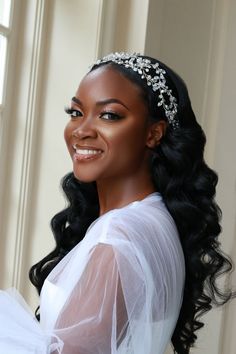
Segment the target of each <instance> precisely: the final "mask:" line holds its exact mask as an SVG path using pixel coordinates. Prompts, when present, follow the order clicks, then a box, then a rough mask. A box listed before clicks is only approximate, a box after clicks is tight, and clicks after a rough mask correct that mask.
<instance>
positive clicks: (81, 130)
mask: <svg viewBox="0 0 236 354" xmlns="http://www.w3.org/2000/svg"><path fill="white" fill-rule="evenodd" d="M72 136H73V137H75V138H77V139H81V140H82V139H86V138H96V137H97V131H96V129H95V127H94V125H93V124H92V123H91V122H89V121H88V120H87V121H83V122H80V124H79V125H78V126H77V127H75V128H74V129H73V131H72Z"/></svg>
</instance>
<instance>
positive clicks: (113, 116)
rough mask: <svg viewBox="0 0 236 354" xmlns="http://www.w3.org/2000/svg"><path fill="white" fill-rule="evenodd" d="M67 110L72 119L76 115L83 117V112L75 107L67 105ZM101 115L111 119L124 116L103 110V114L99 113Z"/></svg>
mask: <svg viewBox="0 0 236 354" xmlns="http://www.w3.org/2000/svg"><path fill="white" fill-rule="evenodd" d="M65 112H66V113H67V114H69V115H70V116H71V118H72V119H73V118H76V117H82V112H81V111H79V110H78V109H73V108H69V107H65ZM105 115H108V116H110V118H104V116H105ZM99 117H100V118H101V119H104V120H110V121H114V120H119V119H121V118H122V116H120V115H119V114H117V113H114V112H110V111H104V112H101V114H100V115H99Z"/></svg>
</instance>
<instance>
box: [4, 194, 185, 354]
mask: <svg viewBox="0 0 236 354" xmlns="http://www.w3.org/2000/svg"><path fill="white" fill-rule="evenodd" d="M184 279H185V266H184V256H183V252H182V248H181V245H180V241H179V236H178V232H177V229H176V226H175V223H174V221H173V219H172V217H171V216H170V214H169V213H168V211H167V209H166V207H165V205H164V203H163V201H162V198H161V196H160V194H158V193H153V194H150V195H149V196H148V197H146V198H145V199H143V200H142V201H136V202H133V203H130V204H128V205H127V206H125V207H123V208H120V209H114V210H111V211H109V212H107V213H106V214H104V215H102V216H100V217H99V218H98V219H96V220H95V221H94V222H93V223H92V224H91V225H90V227H89V229H88V231H87V233H86V235H85V237H84V239H83V241H81V242H80V243H79V244H78V245H77V246H75V247H74V248H73V249H72V250H71V252H69V253H68V254H67V255H66V256H65V257H64V258H63V259H62V261H61V262H60V263H59V264H58V265H57V266H56V267H55V268H54V269H53V270H52V272H51V273H50V274H49V276H48V278H47V279H46V280H45V283H44V286H43V289H42V292H41V299H40V314H41V322H40V325H39V324H38V323H37V322H36V320H34V319H33V315H32V314H31V313H30V312H29V310H27V309H26V305H25V304H22V301H23V300H21V299H18V301H16V300H17V299H16V298H17V297H18V296H14V295H12V294H10V293H9V292H4V291H3V292H0V354H13V353H14V354H17V353H21V354H26V353H27V354H28V353H30V354H31V353H40V354H44V353H45V354H46V353H63V354H163V353H164V352H165V349H166V347H167V345H168V343H169V342H170V339H171V336H172V334H173V331H174V328H175V325H176V322H177V319H178V316H179V311H180V307H181V304H182V297H183V288H184ZM10 310H11V313H10Z"/></svg>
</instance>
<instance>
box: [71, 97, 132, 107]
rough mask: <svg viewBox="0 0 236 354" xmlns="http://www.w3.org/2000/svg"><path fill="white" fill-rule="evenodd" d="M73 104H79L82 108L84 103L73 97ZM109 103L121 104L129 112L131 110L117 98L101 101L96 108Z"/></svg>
mask: <svg viewBox="0 0 236 354" xmlns="http://www.w3.org/2000/svg"><path fill="white" fill-rule="evenodd" d="M71 100H72V101H73V102H75V103H77V104H79V105H80V106H82V102H81V101H80V100H79V99H78V98H77V97H75V96H74V97H72V99H71ZM108 103H118V104H121V105H122V106H124V107H125V108H126V109H128V110H129V108H128V107H127V106H126V105H125V104H124V103H123V102H122V101H120V100H118V99H117V98H108V99H106V100H101V101H98V102H96V106H105V105H106V104H108Z"/></svg>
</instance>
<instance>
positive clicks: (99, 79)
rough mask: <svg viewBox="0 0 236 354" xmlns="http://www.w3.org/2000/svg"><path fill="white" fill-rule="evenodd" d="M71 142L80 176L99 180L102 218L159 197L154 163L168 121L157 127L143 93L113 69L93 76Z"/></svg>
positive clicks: (84, 88)
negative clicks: (152, 196) (151, 164)
mask: <svg viewBox="0 0 236 354" xmlns="http://www.w3.org/2000/svg"><path fill="white" fill-rule="evenodd" d="M71 110H72V112H76V113H74V114H76V115H77V116H76V117H73V114H72V117H71V120H70V122H69V123H68V124H67V126H66V128H65V134H64V135H65V141H66V144H67V147H68V150H69V152H70V155H71V157H72V160H73V170H74V174H75V176H76V177H77V178H78V179H79V180H81V181H83V182H92V181H96V183H97V189H98V196H99V204H100V215H102V214H104V213H106V212H107V211H109V210H112V209H116V208H121V207H123V206H125V205H127V204H129V203H131V202H133V201H136V200H142V199H143V198H145V197H146V196H147V195H149V194H151V193H153V192H155V188H154V185H153V183H152V180H151V174H150V171H149V166H148V160H149V156H150V154H151V153H152V152H151V149H152V148H154V147H155V146H156V145H158V144H159V143H160V140H161V138H162V136H163V135H164V133H165V129H166V122H165V121H164V120H161V121H159V122H157V123H154V124H151V123H150V122H149V120H148V108H147V104H146V102H145V100H144V99H143V97H142V93H141V89H140V88H139V87H138V86H137V85H135V84H134V83H133V82H131V81H130V80H128V79H127V78H126V77H124V76H123V75H122V74H121V73H120V72H118V71H116V70H115V69H113V68H111V67H109V66H103V67H100V68H98V69H96V70H94V71H92V72H90V73H89V74H87V75H86V76H85V77H84V79H83V80H82V81H81V83H80V85H79V88H78V90H77V92H76V94H75V97H73V99H72V102H71Z"/></svg>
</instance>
